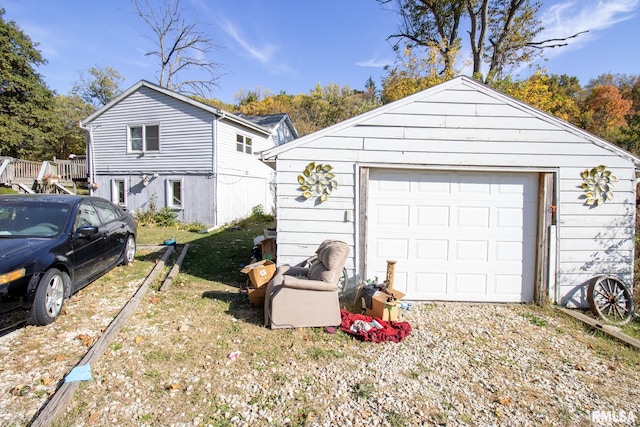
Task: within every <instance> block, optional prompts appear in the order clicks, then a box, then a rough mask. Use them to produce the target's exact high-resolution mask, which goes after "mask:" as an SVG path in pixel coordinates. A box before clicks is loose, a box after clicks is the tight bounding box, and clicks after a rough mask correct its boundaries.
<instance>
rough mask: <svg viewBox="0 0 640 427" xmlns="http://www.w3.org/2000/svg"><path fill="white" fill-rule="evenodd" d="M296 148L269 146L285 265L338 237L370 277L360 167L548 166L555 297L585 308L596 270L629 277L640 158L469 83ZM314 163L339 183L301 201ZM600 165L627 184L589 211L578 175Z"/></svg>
mask: <svg viewBox="0 0 640 427" xmlns="http://www.w3.org/2000/svg"><path fill="white" fill-rule="evenodd" d="M290 147H291V148H288V149H287V148H285V149H278V148H276V149H274V150H272V152H273V156H275V157H276V158H277V172H278V198H277V218H278V262H279V263H295V262H297V261H299V260H300V259H301V258H304V255H307V254H309V253H310V252H312V251H313V249H314V248H315V247H316V246H317V244H318V243H320V242H321V241H322V240H324V239H326V238H336V239H341V240H344V241H346V242H347V243H348V244H350V245H351V247H352V258H351V260H350V262H349V263H348V268H350V269H351V273H352V275H355V274H363V272H360V271H357V269H358V265H359V262H360V259H361V257H363V256H364V255H363V254H361V253H359V248H360V247H361V244H362V242H361V241H360V239H361V236H360V235H359V233H360V231H359V230H360V225H361V224H360V218H361V217H364V215H366V212H360V211H359V203H360V201H359V187H358V185H359V182H358V180H359V178H358V177H359V170H360V168H362V167H367V168H381V167H382V168H388V167H399V168H405V169H425V170H450V171H465V170H466V171H495V172H497V173H499V172H501V171H504V172H510V173H513V172H523V173H541V172H547V173H554V174H555V175H554V176H555V178H556V183H555V185H556V197H557V211H556V213H557V240H555V241H553V242H552V245H555V247H556V248H557V259H555V262H556V265H557V270H556V271H555V272H553V274H552V285H553V282H554V281H555V282H556V284H557V289H552V292H551V294H552V295H551V297H552V299H557V300H558V302H562V303H565V304H566V305H574V304H575V305H584V304H585V298H584V293H583V289H584V286H583V285H584V283H585V281H586V280H588V279H589V278H590V277H593V276H594V275H599V274H617V275H620V276H621V277H622V278H623V279H624V280H626V281H627V283H630V278H631V276H632V273H633V262H632V258H633V232H634V229H633V224H634V219H635V213H634V206H635V170H634V168H635V165H636V164H637V163H638V159H636V158H634V157H633V156H631V155H628V154H626V153H624V152H622V150H619V149H616V148H614V147H613V146H612V145H610V144H608V143H606V142H604V141H602V140H598V139H597V138H596V137H593V136H590V135H588V134H586V133H584V132H582V131H580V130H578V129H576V128H573V127H571V126H570V125H566V124H564V123H562V122H561V121H559V120H557V119H555V118H552V117H550V116H548V115H546V114H543V113H540V112H538V111H536V110H534V109H532V108H530V107H527V106H525V105H524V104H522V103H520V102H518V101H515V100H513V99H511V98H508V97H506V96H503V95H501V94H499V93H497V92H494V91H493V90H491V89H489V88H486V87H485V86H483V85H481V84H478V83H476V82H473V81H471V80H470V79H467V78H459V79H456V80H453V81H450V82H448V83H445V84H443V85H440V86H437V87H434V88H431V89H428V90H426V91H424V92H422V93H419V94H416V95H413V96H411V97H408V98H405V99H404V100H400V101H397V102H396V103H393V104H389V105H386V106H383V107H381V108H379V109H378V110H374V111H372V112H369V113H365V114H364V115H362V116H360V117H356V118H354V119H350V120H347V121H345V122H343V123H340V124H337V125H335V126H333V127H331V128H328V129H325V130H324V131H320V132H318V133H316V134H313V135H309V136H306V137H304V138H302V139H300V140H298V141H296V142H294V143H293V145H291V146H290ZM266 156H267V157H268V156H269V153H267V154H266ZM310 161H315V162H316V163H323V164H324V163H329V164H331V165H332V166H333V167H334V170H333V172H335V173H336V179H337V180H338V182H339V185H340V187H339V189H338V190H337V191H336V192H334V193H332V194H331V196H330V197H329V199H328V200H327V201H326V202H325V203H323V204H320V205H316V203H315V201H314V200H306V201H303V200H301V198H300V194H301V192H300V191H299V190H298V188H299V185H298V184H297V179H296V178H297V176H298V175H299V174H300V173H301V172H302V171H303V170H304V168H305V166H306V165H307V164H308V163H309V162H310ZM600 164H604V165H606V166H607V168H608V169H609V170H611V171H612V173H613V174H615V175H616V176H617V177H618V178H619V179H620V181H619V182H618V183H617V188H616V190H615V197H614V200H612V201H608V202H606V203H605V204H604V205H603V206H599V207H596V208H590V207H588V206H586V205H585V204H584V198H583V194H584V193H583V190H582V189H581V187H580V186H581V184H582V179H581V177H580V172H581V171H582V170H584V169H587V168H592V167H595V166H598V165H600ZM397 268H398V269H399V268H401V267H400V266H398V267H397ZM365 274H367V275H368V273H365ZM365 278H367V277H357V280H360V279H365Z"/></svg>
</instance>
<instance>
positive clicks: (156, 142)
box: [128, 125, 160, 153]
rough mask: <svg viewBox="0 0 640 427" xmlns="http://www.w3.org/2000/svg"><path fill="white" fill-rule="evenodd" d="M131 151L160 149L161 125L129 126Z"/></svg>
mask: <svg viewBox="0 0 640 427" xmlns="http://www.w3.org/2000/svg"><path fill="white" fill-rule="evenodd" d="M128 139H129V145H128V147H129V152H133V153H138V152H142V153H144V152H147V151H160V126H158V125H136V126H129V134H128Z"/></svg>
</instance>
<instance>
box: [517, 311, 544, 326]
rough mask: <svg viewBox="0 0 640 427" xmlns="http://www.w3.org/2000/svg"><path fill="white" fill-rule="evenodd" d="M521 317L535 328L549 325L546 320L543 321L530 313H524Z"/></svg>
mask: <svg viewBox="0 0 640 427" xmlns="http://www.w3.org/2000/svg"><path fill="white" fill-rule="evenodd" d="M522 317H524V318H525V319H528V320H529V322H530V323H531V324H532V325H536V326H547V325H549V322H547V321H546V320H544V319H543V318H541V317H539V316H537V315H535V314H533V313H531V312H528V311H527V312H525V313H523V314H522Z"/></svg>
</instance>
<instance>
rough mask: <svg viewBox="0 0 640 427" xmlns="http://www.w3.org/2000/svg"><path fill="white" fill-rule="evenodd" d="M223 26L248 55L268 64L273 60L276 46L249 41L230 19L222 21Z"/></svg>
mask: <svg viewBox="0 0 640 427" xmlns="http://www.w3.org/2000/svg"><path fill="white" fill-rule="evenodd" d="M221 28H222V29H223V30H224V32H225V33H227V34H228V35H229V36H230V37H231V38H232V39H233V40H234V41H235V42H236V43H238V44H239V45H240V47H242V49H243V50H244V51H245V53H246V54H247V55H249V56H250V57H252V58H254V59H257V60H258V61H260V62H262V63H263V64H268V63H269V62H271V61H272V59H273V55H274V54H275V52H276V50H277V49H276V47H275V46H273V45H270V44H267V45H265V46H260V47H259V46H254V45H252V44H251V43H249V42H248V41H247V40H246V39H245V38H244V37H243V35H242V34H240V32H239V31H238V29H237V28H236V26H235V25H233V24H232V23H231V22H229V21H224V22H222V23H221Z"/></svg>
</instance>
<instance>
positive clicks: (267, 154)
mask: <svg viewBox="0 0 640 427" xmlns="http://www.w3.org/2000/svg"><path fill="white" fill-rule="evenodd" d="M460 88H464V89H465V90H473V91H476V92H478V93H480V94H482V95H485V96H487V97H490V98H492V99H493V100H495V101H498V102H499V103H501V104H504V105H507V106H510V107H513V108H515V109H518V110H520V111H521V113H522V114H523V115H525V116H529V117H535V118H537V119H540V120H542V121H544V122H546V123H548V125H549V126H553V127H555V128H558V129H561V130H563V131H566V132H569V133H571V134H573V135H575V136H577V137H579V138H581V139H584V140H586V141H589V142H591V143H593V144H595V145H597V146H599V147H601V148H604V149H606V150H609V151H611V152H613V153H615V154H616V155H618V156H620V157H623V158H625V159H627V160H630V161H632V162H633V163H634V164H635V165H636V166H637V167H640V158H638V157H636V156H634V155H633V154H631V153H629V152H627V151H625V150H623V149H622V148H620V147H618V146H616V145H614V144H612V143H610V142H608V141H606V140H604V139H601V138H599V137H597V136H595V135H592V134H590V133H589V132H587V131H585V130H583V129H580V128H578V127H577V126H574V125H572V124H570V123H568V122H565V121H563V120H561V119H559V118H557V117H555V116H552V115H550V114H548V113H545V112H543V111H541V110H538V109H536V108H535V107H532V106H531V105H528V104H526V103H524V102H522V101H520V100H517V99H515V98H512V97H510V96H508V95H505V94H503V93H501V92H499V91H497V90H495V89H493V88H490V87H489V86H487V85H485V84H483V83H480V82H478V81H476V80H474V79H471V78H469V77H466V76H460V77H456V78H455V79H452V80H449V81H446V82H444V83H441V84H439V85H437V86H433V87H431V88H428V89H425V90H423V91H421V92H418V93H415V94H413V95H410V96H407V97H405V98H402V99H400V100H397V101H394V102H392V103H389V104H387V105H383V106H381V107H378V108H376V109H375V110H371V111H368V112H366V113H364V114H361V115H358V116H355V117H352V118H351V119H347V120H345V121H343V122H340V123H337V124H335V125H332V126H329V127H327V128H325V129H322V130H320V131H317V132H314V133H312V134H309V135H305V136H303V137H301V138H298V139H297V140H295V141H292V142H290V143H288V144H285V145H282V146H277V147H274V148H271V149H269V150H266V151H264V152H262V153H261V158H262V160H263V161H265V162H271V161H273V160H275V159H276V158H277V157H278V155H279V154H281V153H284V152H287V151H289V150H292V149H295V148H296V147H300V146H304V145H305V144H308V143H310V142H312V141H316V140H318V139H321V138H323V137H325V136H331V135H333V134H337V133H339V132H341V131H343V130H345V129H348V128H351V127H356V126H358V125H363V124H366V123H367V122H368V121H370V120H372V119H375V118H376V117H378V116H382V115H384V114H388V113H394V112H395V113H398V114H403V111H406V110H408V109H409V107H410V106H411V104H414V103H416V102H425V103H428V102H429V100H430V99H433V100H434V101H436V100H438V99H439V100H441V99H442V98H443V95H445V93H446V92H452V93H453V92H454V91H455V90H456V89H460ZM446 96H448V95H446Z"/></svg>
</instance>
